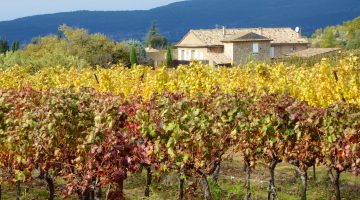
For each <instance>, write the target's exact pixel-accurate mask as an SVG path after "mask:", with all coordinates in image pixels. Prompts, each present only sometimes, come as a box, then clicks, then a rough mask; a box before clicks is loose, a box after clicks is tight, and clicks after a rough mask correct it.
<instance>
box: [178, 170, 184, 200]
mask: <svg viewBox="0 0 360 200" xmlns="http://www.w3.org/2000/svg"><path fill="white" fill-rule="evenodd" d="M184 182H185V180H184V179H183V178H182V177H181V174H179V186H178V190H179V200H183V199H184V198H185V195H184Z"/></svg>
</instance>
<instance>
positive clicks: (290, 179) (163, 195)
mask: <svg viewBox="0 0 360 200" xmlns="http://www.w3.org/2000/svg"><path fill="white" fill-rule="evenodd" d="M240 160H241V159H240V157H238V158H237V157H234V158H233V159H232V160H226V161H224V162H223V163H222V166H221V172H220V177H219V182H218V185H216V184H215V183H214V182H213V180H212V178H211V177H209V178H208V179H209V184H210V186H211V191H212V196H213V198H214V199H216V200H218V199H219V200H220V199H221V200H222V199H229V200H232V199H243V197H244V195H245V188H244V180H245V173H243V172H242V166H243V165H242V163H241V161H240ZM275 173H276V175H275V176H276V177H275V179H276V182H275V184H276V187H277V192H278V195H279V199H281V200H298V199H300V196H299V193H300V180H299V178H296V177H295V171H294V169H293V168H292V167H291V165H289V164H286V163H281V164H279V165H278V166H277V168H276V172H275ZM316 176H317V179H316V180H314V179H313V175H312V170H309V185H308V193H307V197H308V199H310V200H331V199H334V191H333V189H332V186H331V185H330V184H329V181H328V178H327V174H326V171H325V169H324V168H323V167H317V169H316ZM145 177H146V176H145V171H144V172H143V173H139V174H134V175H131V176H129V177H128V179H127V180H126V181H125V186H124V187H125V188H124V189H125V194H126V199H128V200H140V199H147V200H161V199H164V200H165V199H166V200H176V199H177V176H176V175H175V174H171V173H170V174H168V175H166V176H163V177H162V178H161V180H159V181H155V180H154V181H153V184H152V185H151V196H150V197H149V198H144V197H143V195H144V189H145V182H146V180H145ZM268 179H269V173H268V170H267V168H265V167H264V166H263V165H261V164H259V165H258V166H257V167H256V169H255V170H254V171H253V173H252V174H251V191H252V199H253V200H262V199H267V187H268ZM196 181H197V180H196V179H195V178H191V179H189V180H188V181H187V183H186V186H188V184H189V183H191V182H196ZM187 188H189V187H187ZM191 188H192V187H191ZM15 191H16V190H15V187H13V186H3V199H2V200H12V199H15V198H14V197H15ZM22 192H23V198H22V199H24V200H25V199H26V200H27V199H29V200H41V199H47V191H46V184H45V183H44V182H42V181H35V182H33V183H32V185H30V189H29V192H28V193H27V195H26V197H25V195H24V189H22ZM189 192H192V195H191V196H190V195H187V199H194V200H197V199H203V197H202V193H201V189H200V187H199V188H197V190H196V191H192V190H189ZM59 193H61V187H60V186H59V187H58V188H57V194H59ZM341 194H342V198H343V199H346V200H359V199H360V177H356V176H353V175H352V174H350V173H343V174H341ZM56 199H62V198H61V197H60V196H57V198H56ZM68 199H70V200H72V199H77V198H76V197H71V198H68Z"/></svg>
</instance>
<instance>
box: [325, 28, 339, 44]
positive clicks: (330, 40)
mask: <svg viewBox="0 0 360 200" xmlns="http://www.w3.org/2000/svg"><path fill="white" fill-rule="evenodd" d="M321 47H322V48H331V47H336V39H335V35H334V31H333V29H332V28H326V29H325V30H324V34H323V35H322V37H321Z"/></svg>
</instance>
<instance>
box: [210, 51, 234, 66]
mask: <svg viewBox="0 0 360 200" xmlns="http://www.w3.org/2000/svg"><path fill="white" fill-rule="evenodd" d="M208 55H209V57H210V58H211V59H212V60H213V61H214V62H215V63H216V64H218V65H221V64H230V63H231V59H230V58H229V57H227V56H226V55H225V54H223V53H208Z"/></svg>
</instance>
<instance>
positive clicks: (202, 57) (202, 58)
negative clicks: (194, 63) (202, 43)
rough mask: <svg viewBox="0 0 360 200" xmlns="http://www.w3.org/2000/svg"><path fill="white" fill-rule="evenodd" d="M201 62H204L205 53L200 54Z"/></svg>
mask: <svg viewBox="0 0 360 200" xmlns="http://www.w3.org/2000/svg"><path fill="white" fill-rule="evenodd" d="M199 59H200V60H204V53H203V52H200V58H199Z"/></svg>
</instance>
